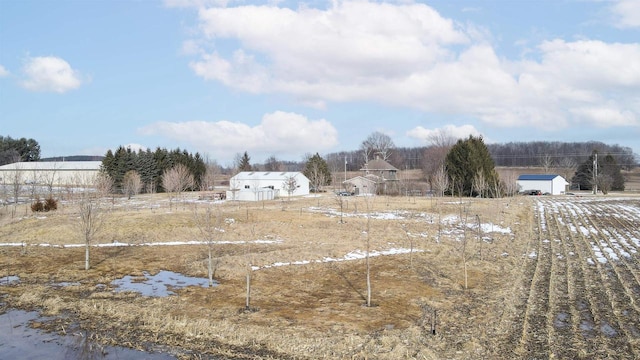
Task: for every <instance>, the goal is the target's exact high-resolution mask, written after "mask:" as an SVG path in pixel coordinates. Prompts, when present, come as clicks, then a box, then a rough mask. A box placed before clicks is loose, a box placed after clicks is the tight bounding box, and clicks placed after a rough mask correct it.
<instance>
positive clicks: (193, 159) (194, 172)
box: [102, 146, 206, 192]
mask: <svg viewBox="0 0 640 360" xmlns="http://www.w3.org/2000/svg"><path fill="white" fill-rule="evenodd" d="M178 164H182V165H184V166H185V167H186V168H187V169H188V170H189V173H190V174H191V176H192V177H193V179H194V182H195V183H194V184H193V187H192V188H189V189H187V190H193V189H196V188H197V187H198V185H199V184H200V182H201V179H202V177H203V176H204V174H205V172H206V167H205V164H204V161H203V160H202V157H201V156H200V154H197V153H196V155H192V154H190V153H189V152H188V151H186V150H180V149H179V148H178V149H175V150H172V151H171V152H169V151H168V150H167V149H162V148H157V149H156V151H155V152H151V151H150V150H146V151H138V152H137V153H136V152H135V151H132V150H131V148H126V149H125V148H124V147H123V146H120V147H118V149H117V150H116V151H115V153H112V152H111V150H109V151H107V154H106V155H105V157H104V159H103V161H102V170H103V171H105V172H106V173H107V174H108V175H109V176H110V177H111V178H112V179H113V183H114V188H115V189H117V190H122V188H123V180H124V175H125V174H126V173H127V172H129V171H132V170H134V171H136V172H137V173H138V174H139V176H140V181H141V182H142V183H143V184H144V186H145V188H146V191H147V192H158V191H162V190H163V189H162V184H161V183H162V181H161V179H162V174H163V173H164V171H165V170H169V169H171V168H173V167H174V166H175V165H178Z"/></svg>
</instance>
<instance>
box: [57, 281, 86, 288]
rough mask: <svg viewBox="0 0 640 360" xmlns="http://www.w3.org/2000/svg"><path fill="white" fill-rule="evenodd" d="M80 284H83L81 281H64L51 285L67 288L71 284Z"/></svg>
mask: <svg viewBox="0 0 640 360" xmlns="http://www.w3.org/2000/svg"><path fill="white" fill-rule="evenodd" d="M80 285H81V284H80V283H79V282H69V281H63V282H59V283H55V284H51V286H53V287H55V288H65V287H69V286H80Z"/></svg>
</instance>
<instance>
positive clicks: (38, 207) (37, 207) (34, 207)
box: [31, 198, 44, 212]
mask: <svg viewBox="0 0 640 360" xmlns="http://www.w3.org/2000/svg"><path fill="white" fill-rule="evenodd" d="M31 211H33V212H41V211H44V203H43V202H42V200H40V198H37V199H36V201H35V202H33V203H32V204H31Z"/></svg>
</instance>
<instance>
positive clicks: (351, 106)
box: [0, 0, 640, 165]
mask: <svg viewBox="0 0 640 360" xmlns="http://www.w3.org/2000/svg"><path fill="white" fill-rule="evenodd" d="M374 131H380V132H383V133H385V134H387V135H389V136H391V138H392V139H393V140H394V142H395V144H396V145H397V146H409V147H411V146H421V145H428V144H429V138H430V137H431V136H432V135H433V134H438V133H442V132H445V133H447V134H449V135H452V136H456V137H466V136H468V135H469V134H473V135H482V136H484V138H485V140H486V141H487V142H510V141H531V140H548V141H589V140H596V141H603V142H606V143H611V144H619V145H623V146H629V147H631V148H632V149H633V150H634V152H636V153H640V140H638V139H640V1H637V0H618V1H597V0H593V1H589V0H575V1H569V0H566V1H562V0H559V1H507V0H501V1H462V0H439V1H423V2H412V1H397V2H375V1H338V0H336V1H309V2H296V1H278V0H273V1H268V2H250V1H233V0H167V1H149V0H142V1H106V0H105V1H80V0H77V1H29V0H0V135H3V136H7V135H8V136H11V137H14V138H20V137H27V138H33V139H35V140H37V141H38V142H39V143H40V145H41V149H42V154H41V155H42V156H43V157H48V156H66V155H77V154H92V155H103V154H104V153H105V152H106V150H107V149H115V148H116V147H117V146H119V145H125V146H132V147H133V148H135V149H137V148H140V147H142V148H145V147H150V148H152V149H153V148H155V147H158V146H160V147H167V148H175V147H180V148H186V149H187V150H189V151H192V152H195V151H198V152H200V153H202V154H207V155H208V156H209V157H210V158H213V159H216V160H217V161H218V162H219V163H221V164H223V165H226V164H230V163H231V161H232V159H233V157H234V155H235V154H237V153H241V152H244V151H247V152H248V153H249V155H250V156H251V158H252V160H253V161H254V162H260V161H262V160H264V159H265V158H267V157H269V156H270V155H275V156H276V157H277V158H279V159H282V160H301V159H302V156H303V155H304V154H305V153H315V152H319V153H320V154H326V153H329V152H336V151H341V150H355V149H357V148H358V147H359V145H360V143H361V142H362V141H363V140H364V139H365V138H366V137H367V136H368V135H369V134H371V133H372V132H374Z"/></svg>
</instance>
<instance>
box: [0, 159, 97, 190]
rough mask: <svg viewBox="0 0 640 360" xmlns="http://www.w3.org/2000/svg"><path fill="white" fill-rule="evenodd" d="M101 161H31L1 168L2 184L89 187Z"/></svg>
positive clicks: (0, 181)
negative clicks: (17, 183)
mask: <svg viewBox="0 0 640 360" xmlns="http://www.w3.org/2000/svg"><path fill="white" fill-rule="evenodd" d="M100 165H102V162H101V161H29V162H17V163H13V164H6V165H2V166H0V184H14V183H15V182H16V181H18V182H19V183H21V184H37V185H51V186H63V185H88V184H91V183H92V182H93V180H94V179H95V177H96V176H97V175H98V172H99V171H100Z"/></svg>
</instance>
